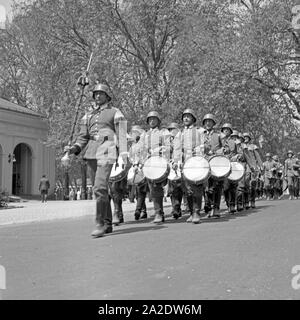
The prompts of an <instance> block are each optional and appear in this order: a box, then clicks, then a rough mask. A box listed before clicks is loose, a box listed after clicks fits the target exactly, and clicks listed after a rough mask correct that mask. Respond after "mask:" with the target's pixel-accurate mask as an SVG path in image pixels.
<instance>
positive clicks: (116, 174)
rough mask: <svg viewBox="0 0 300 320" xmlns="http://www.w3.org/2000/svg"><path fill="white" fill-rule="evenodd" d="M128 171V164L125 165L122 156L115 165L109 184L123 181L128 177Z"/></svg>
mask: <svg viewBox="0 0 300 320" xmlns="http://www.w3.org/2000/svg"><path fill="white" fill-rule="evenodd" d="M127 169H128V167H127V166H126V163H124V161H123V158H122V157H121V156H119V157H118V160H117V162H116V163H114V165H113V167H112V169H111V172H110V176H109V182H117V181H121V180H123V179H124V178H125V177H126V176H127Z"/></svg>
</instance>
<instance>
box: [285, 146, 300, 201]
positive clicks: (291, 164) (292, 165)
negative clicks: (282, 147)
mask: <svg viewBox="0 0 300 320" xmlns="http://www.w3.org/2000/svg"><path fill="white" fill-rule="evenodd" d="M287 156H288V158H287V159H286V160H285V162H284V176H285V178H287V181H288V190H289V194H290V197H289V200H293V199H295V198H296V195H297V189H298V177H299V171H298V170H299V165H298V161H297V159H296V158H294V152H293V151H292V150H289V151H288V153H287Z"/></svg>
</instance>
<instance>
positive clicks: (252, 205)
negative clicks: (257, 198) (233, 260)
mask: <svg viewBox="0 0 300 320" xmlns="http://www.w3.org/2000/svg"><path fill="white" fill-rule="evenodd" d="M251 208H252V209H255V208H256V207H255V202H254V201H251Z"/></svg>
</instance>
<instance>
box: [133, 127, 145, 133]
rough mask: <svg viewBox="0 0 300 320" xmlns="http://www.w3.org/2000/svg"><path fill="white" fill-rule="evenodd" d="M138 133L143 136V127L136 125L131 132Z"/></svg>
mask: <svg viewBox="0 0 300 320" xmlns="http://www.w3.org/2000/svg"><path fill="white" fill-rule="evenodd" d="M134 131H135V132H138V133H139V134H141V133H142V132H143V129H142V128H141V126H139V125H134V126H132V127H131V132H134Z"/></svg>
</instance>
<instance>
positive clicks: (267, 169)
mask: <svg viewBox="0 0 300 320" xmlns="http://www.w3.org/2000/svg"><path fill="white" fill-rule="evenodd" d="M275 168H276V163H275V161H274V160H269V161H265V162H264V163H263V170H264V177H265V178H268V179H270V178H273V177H274V174H273V172H274V171H273V170H274V169H275ZM272 169H273V170H272Z"/></svg>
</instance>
